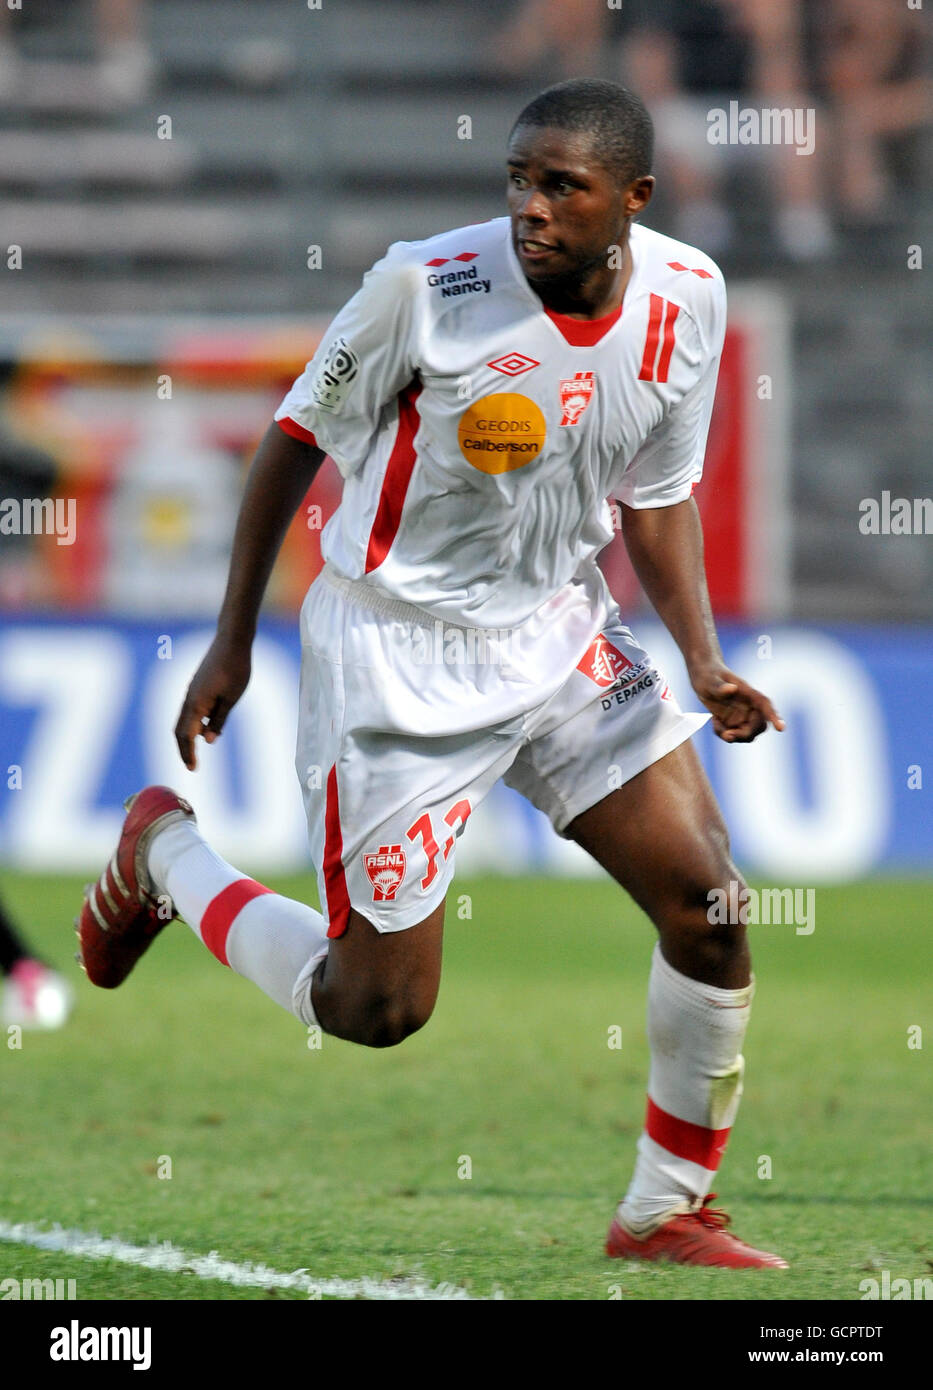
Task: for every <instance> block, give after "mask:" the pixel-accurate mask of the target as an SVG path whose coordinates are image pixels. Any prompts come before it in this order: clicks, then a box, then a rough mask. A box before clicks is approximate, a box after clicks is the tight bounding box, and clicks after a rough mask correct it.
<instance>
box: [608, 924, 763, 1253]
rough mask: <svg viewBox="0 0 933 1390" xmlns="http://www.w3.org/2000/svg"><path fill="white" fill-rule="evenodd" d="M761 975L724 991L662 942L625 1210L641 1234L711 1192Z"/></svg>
mask: <svg viewBox="0 0 933 1390" xmlns="http://www.w3.org/2000/svg"><path fill="white" fill-rule="evenodd" d="M754 990H755V985H754V981H752V983H751V984H749V985H746V987H745V988H744V989H717V988H716V987H715V986H713V985H704V984H701V983H700V982H699V980H691V979H688V977H687V976H686V975H681V974H680V973H679V971H677V970H674V969H673V967H672V966H670V965H668V963H667V961H666V960H665V959H664V957H663V956H662V955H661V949H660V947H659V946H656V947H655V950H654V957H653V959H652V963H651V979H650V982H649V985H648V1041H649V1043H650V1045H651V1076H650V1080H649V1083H648V1106H647V1113H646V1117H645V1129H644V1131H643V1133H642V1136H641V1138H640V1139H639V1141H638V1158H637V1161H636V1164H635V1174H634V1176H633V1178H632V1181H631V1184H630V1186H629V1189H628V1192H627V1193H626V1195H625V1198H624V1200H623V1201H622V1202H621V1203H620V1204H619V1215H620V1217H621V1218H622V1219H623V1220H624V1221H625V1223H626V1225H627V1226H628V1227H629V1228H630V1229H631V1230H632V1231H633V1232H635V1233H636V1234H646V1235H647V1234H649V1233H650V1232H651V1230H652V1229H653V1228H654V1227H655V1226H656V1225H657V1224H658V1222H659V1218H662V1217H664V1216H665V1215H667V1214H668V1213H669V1212H671V1211H674V1210H684V1209H685V1204H686V1205H693V1204H694V1203H695V1201H696V1199H697V1198H702V1197H705V1196H706V1194H707V1193H708V1192H709V1190H710V1187H711V1186H712V1182H713V1179H714V1177H715V1176H716V1169H717V1168H718V1167H719V1162H720V1160H721V1158H722V1155H723V1152H724V1150H725V1147H726V1140H727V1139H728V1138H729V1131H730V1129H731V1128H732V1122H733V1120H734V1119H735V1114H736V1111H737V1110H738V1108H739V1100H740V1099H741V1095H742V1074H743V1071H744V1068H745V1063H744V1059H743V1057H742V1042H743V1040H744V1038H745V1030H746V1028H747V1027H748V1020H749V1015H750V1013H751V1002H752V995H753V994H754Z"/></svg>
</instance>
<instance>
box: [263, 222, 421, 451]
mask: <svg viewBox="0 0 933 1390" xmlns="http://www.w3.org/2000/svg"><path fill="white" fill-rule="evenodd" d="M406 250H407V243H405V242H396V243H395V244H394V245H393V246H390V247H389V250H388V251H387V252H386V255H385V256H384V257H383V259H382V260H381V261H377V262H376V264H375V265H374V266H373V268H372V270H369V271H367V273H366V275H365V276H364V278H363V284H362V286H361V287H360V289H359V290H358V291H357V293H356V294H355V295H354V296H353V298H352V299H351V300H349V301H348V303H347V304H345V305H344V307H343V308H342V309H341V310H340V312H339V313H338V314H337V316H336V318H334V320H333V321H332V323H331V324H330V327H329V328H328V330H327V332H326V333H325V334H324V337H323V338H322V339H321V342H320V344H319V346H318V349H317V351H316V352H315V354H314V356H313V357H312V359H311V361H310V362H309V363H308V364H307V366H306V367H305V369H304V371H303V372H302V374H301V376H299V377H298V379H297V380H296V381H295V383H294V385H293V386H292V388H291V390H290V391H289V392H288V394H287V395H286V396H285V399H284V400H283V401H282V404H281V405H280V406H279V408H278V410H277V411H276V412H275V419H276V420H277V421H278V422H279V423H283V422H284V426H285V428H286V429H288V431H289V433H293V432H294V433H299V434H300V436H301V437H303V436H305V435H309V434H310V435H313V437H314V442H315V443H316V444H317V445H318V447H319V448H321V449H324V450H325V451H326V452H327V453H328V454H330V456H331V457H332V458H333V460H334V462H335V463H336V464H337V467H338V468H339V469H340V472H341V473H342V474H343V476H344V477H345V478H349V477H350V476H351V474H353V473H354V472H356V470H357V469H358V468H359V467H360V466H361V465H362V464H363V462H364V461H365V459H366V458H367V456H368V454H369V451H370V446H371V443H372V438H373V435H374V434H375V433H376V431H377V430H378V428H379V423H380V418H381V415H382V412H383V409H384V408H385V407H386V406H387V405H388V404H389V403H390V402H392V401H393V400H394V399H395V398H396V396H397V395H398V393H399V391H401V390H402V389H403V388H404V387H405V386H407V385H408V384H409V382H410V381H411V380H412V378H413V376H414V375H415V364H414V363H415V349H414V343H413V339H414V337H415V332H414V328H415V317H416V311H415V302H416V293H417V289H418V285H419V279H418V267H417V266H415V265H412V264H410V263H409V262H408V261H406V259H405V258H404V253H405V251H406ZM289 424H291V425H292V426H297V427H298V429H297V430H292V429H289Z"/></svg>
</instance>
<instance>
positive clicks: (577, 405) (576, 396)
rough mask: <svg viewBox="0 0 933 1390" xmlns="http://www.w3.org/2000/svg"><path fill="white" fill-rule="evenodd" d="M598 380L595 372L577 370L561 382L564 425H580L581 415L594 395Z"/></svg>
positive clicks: (562, 422) (561, 405) (562, 420)
mask: <svg viewBox="0 0 933 1390" xmlns="http://www.w3.org/2000/svg"><path fill="white" fill-rule="evenodd" d="M595 386H596V380H595V377H594V374H593V372H577V373H576V374H575V375H574V376H572V377H567V378H565V379H564V380H563V381H562V382H561V383H560V407H561V410H562V412H563V414H562V415H561V419H560V422H561V424H562V425H578V424H579V423H580V416H581V415H582V414H583V412H584V410H586V407H587V406H588V405H589V403H590V401H591V400H592V397H593V389H594V387H595Z"/></svg>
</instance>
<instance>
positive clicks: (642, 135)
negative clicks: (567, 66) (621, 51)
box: [509, 77, 654, 185]
mask: <svg viewBox="0 0 933 1390" xmlns="http://www.w3.org/2000/svg"><path fill="white" fill-rule="evenodd" d="M529 125H531V126H554V127H556V128H557V129H558V130H568V131H574V132H576V133H580V134H585V135H590V136H592V138H593V143H594V145H595V147H596V150H597V152H598V154H599V158H600V160H601V161H602V163H603V164H604V165H605V166H606V168H607V169H609V170H610V172H611V173H612V174H614V175H615V177H616V178H617V179H618V180H619V182H620V184H623V185H624V184H629V183H631V182H632V181H633V180H634V179H640V178H644V176H645V175H646V174H650V173H651V164H652V160H653V159H654V125H653V124H652V120H651V117H650V116H649V115H648V109H647V107H646V106H645V103H644V102H643V101H642V99H641V97H638V96H636V95H635V93H634V92H630V91H629V90H628V88H626V87H620V86H619V84H618V82H606V81H603V80H602V79H601V78H598V77H574V78H571V79H570V81H569V82H558V83H557V85H556V86H554V87H548V88H547V90H546V91H544V92H542V93H541V94H540V95H539V96H536V97H535V99H534V101H530V102H529V103H528V105H527V106H526V107H525V109H524V110H523V111H522V112H521V114H520V115H519V117H518V119H517V120H516V122H515V124H514V125H513V126H512V129H511V131H510V133H509V139H510V140H511V138H512V136H513V135H514V134H515V132H516V130H518V129H519V127H520V126H529Z"/></svg>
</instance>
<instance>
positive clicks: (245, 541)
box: [175, 423, 324, 771]
mask: <svg viewBox="0 0 933 1390" xmlns="http://www.w3.org/2000/svg"><path fill="white" fill-rule="evenodd" d="M323 459H324V451H323V449H318V448H315V447H314V445H312V444H308V443H306V442H305V441H304V440H301V439H295V438H293V437H292V436H291V435H290V434H286V433H285V431H284V430H283V429H282V428H281V426H280V425H278V424H275V423H273V424H271V425H270V426H269V428H268V430H267V431H266V434H265V436H264V438H263V440H262V443H261V444H260V446H259V449H258V450H257V452H256V457H255V459H254V460H253V465H252V467H251V469H250V472H249V476H248V478H247V480H246V488H245V490H244V493H243V500H242V502H241V503H240V513H239V517H238V519H237V525H236V532H235V534H234V537H233V552H232V555H231V558H230V573H229V576H228V579H227V590H226V593H225V595H224V601H223V604H222V606H221V610H220V616H219V617H218V620H217V633H216V636H215V637H214V640H213V642H212V643H211V646H210V648H209V650H208V653H207V655H206V656H205V658H204V660H203V661H202V662H201V665H200V666H199V667H198V669H197V671H196V672H195V675H194V679H193V680H192V682H191V684H190V685H189V687H188V693H187V695H186V696H185V702H184V704H183V705H182V709H181V714H180V715H179V716H178V723H177V724H176V725H175V741H176V742H177V744H178V751H179V753H180V754H181V759H182V762H183V763H184V764H185V766H186V767H187V768H189V769H190V770H191V771H194V769H195V767H196V766H197V758H196V755H195V739H196V738H197V736H198V734H200V735H201V736H202V738H204V739H205V740H206V742H207V743H213V742H214V740H215V739H216V738H217V737H218V735H219V734H220V731H221V730H222V728H223V726H224V722H225V720H226V718H227V715H228V714H229V713H230V711H231V709H232V708H233V706H234V705H235V704H236V702H237V700H239V698H240V696H241V695H242V694H243V691H244V690H245V689H246V687H247V685H248V683H249V677H250V653H251V650H252V645H253V638H254V636H255V634H256V623H257V620H258V617H259V608H260V605H261V603H262V598H263V594H264V593H265V591H266V585H267V583H268V582H269V575H270V574H271V572H272V566H273V564H274V563H275V558H276V556H277V555H278V553H279V549H280V548H281V545H282V541H283V540H284V538H285V532H286V531H287V530H288V527H289V524H290V522H291V521H292V518H293V517H294V515H295V513H296V511H297V510H298V508H299V507H300V505H301V502H302V499H303V498H304V495H305V493H306V492H307V490H308V488H309V487H310V486H311V483H312V482H313V481H314V478H315V475H316V474H317V471H318V469H319V468H320V466H321V463H322V461H323Z"/></svg>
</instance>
